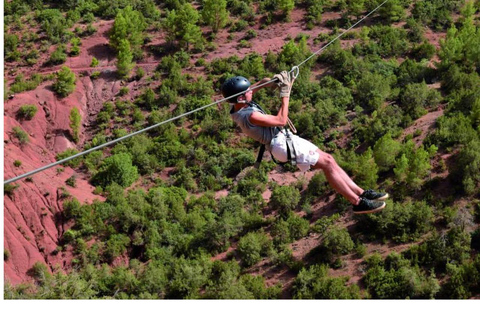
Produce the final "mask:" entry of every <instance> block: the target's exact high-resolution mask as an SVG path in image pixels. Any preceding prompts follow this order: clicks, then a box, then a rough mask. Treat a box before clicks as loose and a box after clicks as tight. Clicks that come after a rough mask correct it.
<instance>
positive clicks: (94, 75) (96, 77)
mask: <svg viewBox="0 0 480 320" xmlns="http://www.w3.org/2000/svg"><path fill="white" fill-rule="evenodd" d="M101 74H102V72H101V71H98V70H95V71H93V72H92V73H91V74H90V78H91V79H94V80H95V79H98V78H99V77H100V75H101Z"/></svg>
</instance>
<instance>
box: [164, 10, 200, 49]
mask: <svg viewBox="0 0 480 320" xmlns="http://www.w3.org/2000/svg"><path fill="white" fill-rule="evenodd" d="M198 19H199V14H198V11H197V10H196V9H195V8H194V7H193V6H192V5H191V4H190V3H185V4H183V5H181V6H180V7H179V8H178V9H177V10H172V11H169V12H167V17H166V19H165V20H164V23H163V28H164V30H165V32H166V33H167V40H168V41H170V42H173V41H175V40H176V41H178V43H179V45H180V46H181V47H185V48H186V49H187V50H188V49H189V46H190V44H193V45H198V44H200V43H201V42H202V30H201V29H200V27H199V26H198V25H197V22H198Z"/></svg>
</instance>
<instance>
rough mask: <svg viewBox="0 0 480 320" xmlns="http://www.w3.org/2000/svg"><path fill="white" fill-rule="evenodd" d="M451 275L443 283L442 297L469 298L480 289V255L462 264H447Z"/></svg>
mask: <svg viewBox="0 0 480 320" xmlns="http://www.w3.org/2000/svg"><path fill="white" fill-rule="evenodd" d="M447 273H448V275H449V276H450V277H449V278H448V281H447V282H446V283H445V284H444V285H443V287H442V291H441V292H440V298H443V299H468V298H471V297H472V295H473V294H475V293H478V292H479V290H480V257H479V256H477V257H476V258H475V260H474V261H468V262H465V263H464V264H462V265H460V266H456V265H454V264H448V265H447Z"/></svg>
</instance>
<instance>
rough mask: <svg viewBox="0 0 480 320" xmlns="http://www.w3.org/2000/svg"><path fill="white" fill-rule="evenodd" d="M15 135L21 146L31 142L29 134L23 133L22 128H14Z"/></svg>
mask: <svg viewBox="0 0 480 320" xmlns="http://www.w3.org/2000/svg"><path fill="white" fill-rule="evenodd" d="M13 134H14V136H15V137H16V138H17V139H18V141H19V142H20V144H21V145H25V144H27V143H28V142H29V141H30V138H29V137H28V133H26V132H25V131H23V130H22V129H21V128H20V127H13Z"/></svg>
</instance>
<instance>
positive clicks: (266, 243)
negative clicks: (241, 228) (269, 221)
mask: <svg viewBox="0 0 480 320" xmlns="http://www.w3.org/2000/svg"><path fill="white" fill-rule="evenodd" d="M270 246H271V240H270V239H268V237H267V235H266V234H265V233H264V232H263V231H262V232H250V233H247V234H246V235H245V236H243V237H242V238H241V239H240V241H238V246H237V251H238V254H239V255H240V258H241V259H242V262H243V264H244V265H245V266H246V267H250V266H253V265H254V264H255V263H257V262H259V261H260V259H261V258H262V256H265V255H266V254H267V252H268V249H269V248H270Z"/></svg>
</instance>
